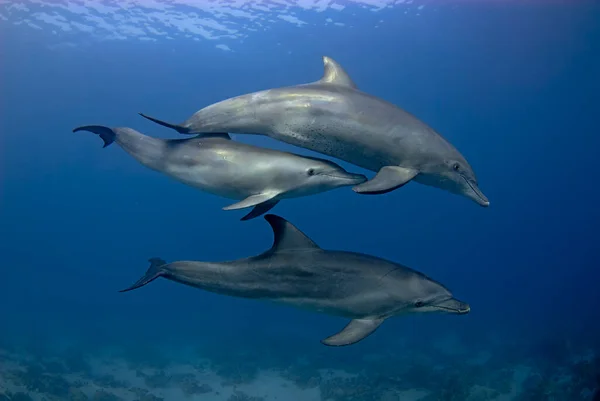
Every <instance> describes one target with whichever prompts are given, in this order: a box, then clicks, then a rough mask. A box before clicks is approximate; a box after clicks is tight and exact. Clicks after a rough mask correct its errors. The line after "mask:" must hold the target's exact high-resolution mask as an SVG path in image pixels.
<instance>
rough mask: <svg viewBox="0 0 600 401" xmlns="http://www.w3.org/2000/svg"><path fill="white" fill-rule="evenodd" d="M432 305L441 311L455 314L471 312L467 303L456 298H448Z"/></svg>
mask: <svg viewBox="0 0 600 401" xmlns="http://www.w3.org/2000/svg"><path fill="white" fill-rule="evenodd" d="M432 306H433V307H434V308H436V309H438V310H440V311H442V312H447V313H453V314H456V315H465V314H467V313H469V312H471V306H470V305H469V304H468V303H466V302H462V301H459V300H458V299H456V298H449V299H447V300H445V301H442V302H440V303H437V304H435V305H432Z"/></svg>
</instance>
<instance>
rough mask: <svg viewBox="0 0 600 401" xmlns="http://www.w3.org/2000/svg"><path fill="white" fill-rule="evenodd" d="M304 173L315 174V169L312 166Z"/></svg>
mask: <svg viewBox="0 0 600 401" xmlns="http://www.w3.org/2000/svg"><path fill="white" fill-rule="evenodd" d="M306 174H308V175H315V169H314V168H309V169H308V171H307V172H306Z"/></svg>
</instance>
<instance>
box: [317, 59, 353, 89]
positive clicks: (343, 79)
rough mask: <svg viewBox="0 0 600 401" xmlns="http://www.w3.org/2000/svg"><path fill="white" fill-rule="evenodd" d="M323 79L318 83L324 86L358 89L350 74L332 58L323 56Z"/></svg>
mask: <svg viewBox="0 0 600 401" xmlns="http://www.w3.org/2000/svg"><path fill="white" fill-rule="evenodd" d="M323 67H324V69H325V71H324V72H323V77H322V78H321V79H320V80H319V81H318V82H319V83H322V84H332V85H339V86H346V87H348V88H353V89H356V84H355V83H354V81H352V78H350V76H349V75H348V73H347V72H346V71H345V70H344V69H343V68H342V66H341V65H339V64H338V63H337V62H336V61H335V60H334V59H332V58H331V57H327V56H323Z"/></svg>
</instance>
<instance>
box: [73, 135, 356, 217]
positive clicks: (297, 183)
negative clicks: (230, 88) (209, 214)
mask: <svg viewBox="0 0 600 401" xmlns="http://www.w3.org/2000/svg"><path fill="white" fill-rule="evenodd" d="M78 131H89V132H93V133H95V134H97V135H99V136H100V137H101V138H102V140H103V141H104V147H106V146H108V145H110V144H111V143H113V142H116V143H117V144H119V145H120V146H121V147H122V148H123V149H124V150H125V151H126V152H127V153H129V154H130V155H131V156H133V157H134V158H135V159H136V160H137V161H138V162H140V163H141V164H143V165H144V166H146V167H149V168H151V169H153V170H155V171H159V172H161V173H163V174H165V175H167V176H169V177H171V178H174V179H176V180H178V181H180V182H183V183H185V184H188V185H190V186H193V187H195V188H199V189H201V190H203V191H206V192H209V193H212V194H215V195H219V196H223V197H225V198H229V199H236V200H240V202H237V203H234V204H232V205H229V206H227V207H224V209H225V210H234V209H242V208H247V207H253V209H252V210H251V211H250V212H249V213H248V214H247V215H246V216H244V217H243V218H242V220H249V219H252V218H255V217H257V216H260V215H261V214H263V213H265V212H267V211H268V210H270V209H271V208H273V207H274V206H275V205H276V204H277V203H278V202H279V201H280V200H282V199H286V198H294V197H301V196H307V195H313V194H317V193H320V192H325V191H329V190H331V189H334V188H339V187H343V186H350V185H356V184H359V183H362V182H364V181H366V177H365V176H364V175H361V174H353V173H349V172H347V171H346V170H344V169H343V168H342V167H340V166H339V165H337V164H335V163H333V162H331V161H328V160H324V159H319V158H313V157H304V156H300V155H296V154H293V153H288V152H282V151H277V150H273V149H267V148H261V147H257V146H252V145H248V144H244V143H241V142H237V141H233V140H231V138H230V137H229V135H228V134H223V133H218V134H211V135H203V136H198V137H193V138H188V139H160V138H153V137H149V136H146V135H143V134H142V133H140V132H138V131H136V130H134V129H131V128H109V127H105V126H100V125H88V126H83V127H78V128H75V129H74V130H73V132H78Z"/></svg>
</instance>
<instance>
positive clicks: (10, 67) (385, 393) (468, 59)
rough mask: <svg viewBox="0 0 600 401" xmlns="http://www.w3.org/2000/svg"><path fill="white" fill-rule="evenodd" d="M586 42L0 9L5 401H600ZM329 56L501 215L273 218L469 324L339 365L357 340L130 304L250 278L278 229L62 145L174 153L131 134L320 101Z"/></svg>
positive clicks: (423, 7)
mask: <svg viewBox="0 0 600 401" xmlns="http://www.w3.org/2000/svg"><path fill="white" fill-rule="evenodd" d="M599 21H600V5H599V3H598V2H594V1H589V2H585V1H575V0H573V1H564V2H559V1H548V2H542V1H537V2H536V1H524V2H517V1H483V0H481V1H471V2H452V1H448V2H442V1H418V0H415V1H406V2H403V1H392V0H389V1H385V0H362V1H361V0H353V1H350V0H335V1H316V0H315V1H309V0H302V1H291V0H290V1H285V0H273V1H245V0H235V1H233V0H232V1H227V0H222V1H185V0H173V1H164V2H163V1H151V0H142V1H134V0H127V1H102V2H101V1H84V0H82V1H58V0H35V1H33V0H30V1H20V2H19V1H0V74H1V75H0V85H1V86H0V102H1V104H0V156H1V159H0V184H1V185H0V238H1V241H0V258H1V260H2V262H1V263H0V266H1V267H0V269H1V270H0V272H1V278H0V400H28V399H33V400H44V399H45V400H86V399H89V400H100V401H101V400H146V401H151V400H160V399H164V400H168V401H170V400H173V401H179V400H219V401H220V400H228V401H236V400H237V401H243V400H246V401H259V400H263V401H272V400H279V401H282V400H285V401H287V400H290V401H295V400H298V401H304V400H306V401H312V400H322V401H347V400H357V401H358V400H361V401H362V400H369V401H371V400H372V401H405V400H408V401H416V400H422V401H433V400H444V401H446V400H471V401H481V400H522V401H525V400H528V401H537V400H556V401H559V400H560V401H562V400H564V401H570V400H573V401H577V400H592V399H594V400H598V399H599V398H600V395H598V394H596V395H594V392H595V391H600V390H598V389H599V388H600V319H598V316H599V305H600V291H599V279H600V272H599V270H598V266H599V262H600V258H599V256H598V244H599V241H598V239H599V238H600V237H599V234H598V223H599V222H600V212H599V209H598V204H599V203H600V189H599V186H598V183H599V178H598V177H599V175H598V174H599V173H598V171H599V170H598V163H599V161H600V159H599V158H598V151H599V149H600V131H599V128H598V127H599V125H598V115H599V114H600V79H599V72H600V23H599ZM324 55H326V56H330V57H333V58H334V59H335V60H336V61H337V62H339V63H340V64H341V65H342V66H343V67H344V68H345V70H346V71H347V72H348V74H349V75H350V77H351V78H352V79H353V80H354V81H355V82H356V84H357V85H358V87H359V89H361V90H363V91H365V92H368V93H370V94H373V95H375V96H379V97H381V98H383V99H385V100H388V101H390V102H392V103H395V104H396V105H398V106H400V107H402V108H404V109H406V110H407V111H409V112H411V113H413V114H415V115H416V116H417V117H418V118H420V119H422V120H423V121H425V122H426V123H428V124H429V125H431V126H432V127H434V128H435V129H436V130H437V131H439V132H440V133H441V134H442V135H443V136H444V137H446V138H447V139H448V140H449V141H451V142H452V143H453V144H454V145H455V146H456V147H457V148H458V149H459V151H461V153H462V154H463V155H465V157H466V158H467V159H468V160H469V163H470V164H471V165H472V166H473V168H474V170H475V171H476V173H477V176H478V180H479V184H480V188H481V189H482V191H483V192H484V193H485V194H486V195H487V196H488V197H489V199H490V202H491V205H490V207H489V208H481V207H479V206H477V205H476V204H474V203H473V202H471V201H469V200H467V199H465V198H463V197H460V196H456V195H452V194H449V193H446V192H444V191H441V190H437V189H433V188H430V187H426V186H423V185H419V184H415V183H411V184H409V185H407V186H405V187H403V188H401V189H399V190H396V191H393V192H391V193H388V194H385V195H378V196H364V195H358V194H356V193H354V192H353V191H352V190H351V189H350V188H342V189H338V190H335V191H330V192H327V193H324V194H319V195H315V196H310V197H306V198H299V199H292V200H288V201H286V202H282V203H281V204H279V205H278V206H277V207H276V209H275V210H274V213H276V214H278V215H280V216H282V217H285V218H286V219H288V220H289V221H290V222H292V223H293V224H295V225H297V226H298V228H300V229H301V230H302V231H303V232H305V233H306V234H307V235H309V236H310V237H311V238H312V239H313V240H314V241H315V242H316V243H318V244H319V245H320V246H322V247H323V248H326V249H339V250H349V251H356V252H364V253H368V254H372V255H376V256H379V257H384V258H387V259H390V260H393V261H396V262H399V263H402V264H405V265H408V266H410V267H412V268H415V269H417V270H419V271H422V272H424V273H425V274H427V275H429V276H431V277H433V278H435V279H436V280H439V281H440V282H442V283H444V284H445V285H447V286H448V287H449V288H450V289H451V290H452V292H453V293H454V294H455V295H456V296H457V298H459V299H461V300H464V301H466V302H468V303H469V304H470V305H471V312H470V313H469V314H467V315H465V316H453V315H441V314H440V315H438V314H425V315H423V316H405V317H397V318H394V319H390V320H388V321H386V322H385V324H384V325H383V326H382V328H381V329H380V330H378V331H377V332H376V333H375V334H373V335H372V336H370V337H368V338H367V339H365V340H364V341H362V342H361V343H359V344H356V345H353V346H350V347H341V348H329V347H325V346H323V345H322V344H321V343H320V342H319V341H320V340H321V339H323V338H325V337H327V336H329V335H331V334H333V333H336V332H337V331H339V330H340V329H341V328H342V327H343V326H344V325H345V324H346V323H347V320H346V319H343V318H337V317H332V316H327V315H321V314H316V313H311V312H306V311H302V310H297V309H294V308H291V307H285V306H279V305H273V304H269V303H262V302H258V301H252V300H244V299H237V298H230V297H225V296H219V295H214V294H210V293H207V292H203V291H199V290H196V289H193V288H190V287H186V286H183V285H177V284H174V283H172V282H169V281H167V280H157V281H155V282H153V283H152V284H151V285H149V286H147V287H144V288H143V289H141V290H139V291H135V292H132V293H126V294H121V293H118V292H117V291H118V290H120V289H122V288H125V287H127V286H129V285H130V284H131V283H133V282H134V281H135V280H137V279H138V278H139V276H140V275H141V274H142V273H143V272H144V271H145V269H146V268H147V267H148V262H147V260H148V259H149V258H150V257H154V256H157V257H161V258H164V259H166V260H167V261H174V260H186V259H189V260H205V261H220V260H227V259H235V258H241V257H245V256H249V255H254V254H257V253H259V252H262V251H263V250H265V249H267V248H268V247H269V246H270V245H271V242H272V233H271V229H270V228H269V226H268V224H267V223H266V222H265V221H264V219H263V218H262V217H261V218H258V219H254V220H251V221H248V222H240V221H239V218H240V217H241V216H243V214H245V213H246V212H245V211H222V210H221V208H222V207H223V206H226V205H228V204H230V203H231V201H229V200H227V199H223V198H219V197H216V196H213V195H210V194H207V193H203V192H200V191H198V190H196V189H194V188H191V187H188V186H186V185H184V184H181V183H178V182H176V181H174V180H172V179H170V178H168V177H166V176H164V175H161V174H159V173H157V172H154V171H151V170H150V169H148V168H146V167H143V166H142V165H140V164H139V163H138V162H136V161H135V160H134V159H133V158H131V157H130V156H129V155H127V154H126V153H125V152H124V151H123V150H122V149H121V148H119V147H118V146H116V145H113V146H111V147H108V148H106V149H102V141H101V140H100V139H99V138H97V137H95V136H94V135H92V134H89V133H73V132H72V129H73V128H75V127H77V126H80V125H89V124H101V125H108V126H112V127H114V126H125V127H131V128H134V129H137V130H139V131H140V132H142V133H144V134H147V135H151V136H156V137H162V138H176V137H178V136H177V134H176V133H175V132H174V131H170V130H167V129H165V128H162V127H159V126H158V125H155V124H153V123H151V122H148V121H146V120H144V119H143V118H141V117H140V116H138V115H137V113H138V112H144V113H148V114H150V115H157V116H160V117H162V118H165V119H166V120H169V121H182V120H184V119H185V118H187V117H188V116H189V115H191V114H192V113H193V112H195V111H196V110H198V109H200V108H202V107H205V106H207V105H209V104H211V103H214V102H217V101H220V100H223V99H226V98H228V97H232V96H237V95H240V94H244V93H248V92H253V91H258V90H262V89H267V88H272V87H280V86H288V85H296V84H300V83H307V82H312V81H314V80H317V79H319V78H320V76H321V74H322V70H323V65H322V59H321V58H322V56H324ZM233 137H234V139H235V140H239V141H242V142H246V143H251V144H255V145H260V146H268V147H272V148H276V149H282V150H288V151H294V152H296V153H300V154H307V155H313V156H319V155H317V154H316V153H312V152H310V151H307V150H304V149H299V148H294V147H292V146H289V145H286V144H284V143H281V142H277V141H274V140H271V139H268V138H265V137H256V136H249V135H234V136H233ZM320 157H323V156H322V155H320ZM336 161H337V162H338V163H339V164H341V165H343V166H344V167H345V168H346V169H347V170H349V171H352V172H357V173H361V172H362V173H364V174H366V175H368V176H369V177H372V176H373V173H371V172H367V171H364V170H362V169H360V168H358V167H355V166H353V165H350V164H348V163H345V162H340V161H339V160H336ZM594 397H595V398H594Z"/></svg>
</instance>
